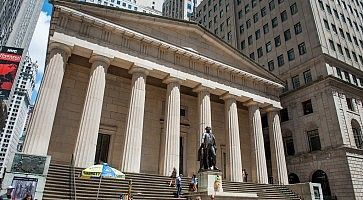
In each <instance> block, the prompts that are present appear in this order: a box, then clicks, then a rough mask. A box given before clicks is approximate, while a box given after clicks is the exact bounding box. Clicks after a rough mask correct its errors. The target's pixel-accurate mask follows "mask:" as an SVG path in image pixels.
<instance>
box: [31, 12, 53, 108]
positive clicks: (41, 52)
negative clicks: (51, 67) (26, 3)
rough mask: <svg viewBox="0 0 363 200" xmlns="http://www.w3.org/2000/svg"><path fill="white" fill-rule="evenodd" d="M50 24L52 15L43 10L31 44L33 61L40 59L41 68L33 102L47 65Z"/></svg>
mask: <svg viewBox="0 0 363 200" xmlns="http://www.w3.org/2000/svg"><path fill="white" fill-rule="evenodd" d="M49 26H50V15H47V13H46V12H43V11H42V12H41V13H40V16H39V19H38V22H37V25H36V27H35V31H34V34H33V38H32V41H31V42H30V46H29V55H30V57H31V58H32V60H33V61H38V64H39V68H38V74H37V78H36V83H35V91H34V93H35V94H34V93H33V95H32V96H33V97H32V102H34V100H35V97H36V95H37V93H38V91H39V86H40V82H41V80H42V77H43V73H44V67H45V57H46V53H47V43H48V35H49Z"/></svg>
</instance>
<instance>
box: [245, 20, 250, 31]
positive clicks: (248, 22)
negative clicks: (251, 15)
mask: <svg viewBox="0 0 363 200" xmlns="http://www.w3.org/2000/svg"><path fill="white" fill-rule="evenodd" d="M246 27H247V29H249V28H250V27H251V20H250V19H249V20H247V21H246Z"/></svg>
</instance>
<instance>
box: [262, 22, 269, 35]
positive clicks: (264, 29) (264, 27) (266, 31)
mask: <svg viewBox="0 0 363 200" xmlns="http://www.w3.org/2000/svg"><path fill="white" fill-rule="evenodd" d="M268 32H269V28H268V24H265V25H263V33H264V34H267V33H268Z"/></svg>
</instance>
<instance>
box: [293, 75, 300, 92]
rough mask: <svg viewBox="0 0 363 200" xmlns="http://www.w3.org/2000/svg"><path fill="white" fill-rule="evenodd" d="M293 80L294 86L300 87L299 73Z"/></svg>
mask: <svg viewBox="0 0 363 200" xmlns="http://www.w3.org/2000/svg"><path fill="white" fill-rule="evenodd" d="M291 80H292V88H294V89H296V88H298V87H300V79H299V75H296V76H294V77H292V78H291Z"/></svg>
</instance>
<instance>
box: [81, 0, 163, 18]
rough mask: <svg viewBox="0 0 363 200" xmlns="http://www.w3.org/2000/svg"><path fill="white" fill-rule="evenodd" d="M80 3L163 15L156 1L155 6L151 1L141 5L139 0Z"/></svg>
mask: <svg viewBox="0 0 363 200" xmlns="http://www.w3.org/2000/svg"><path fill="white" fill-rule="evenodd" d="M79 1H81V2H87V3H94V4H99V5H104V6H110V7H114V8H123V9H126V10H132V11H138V12H143V13H149V14H154V15H161V9H160V10H158V9H157V4H156V3H155V1H153V2H154V4H153V3H152V2H151V3H150V2H149V1H146V2H144V1H143V2H140V3H139V1H137V0H79ZM158 1H160V0H158ZM158 5H159V3H158ZM158 7H159V6H158Z"/></svg>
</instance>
